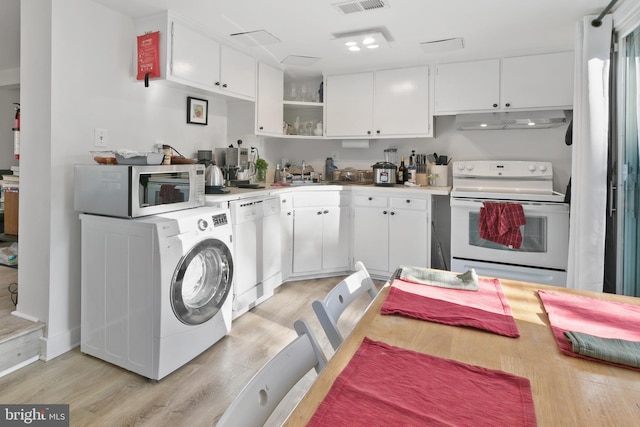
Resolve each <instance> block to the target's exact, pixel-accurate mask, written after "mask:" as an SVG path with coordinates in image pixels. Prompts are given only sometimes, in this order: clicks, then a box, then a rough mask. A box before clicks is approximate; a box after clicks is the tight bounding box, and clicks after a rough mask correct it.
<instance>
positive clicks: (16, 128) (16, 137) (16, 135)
mask: <svg viewBox="0 0 640 427" xmlns="http://www.w3.org/2000/svg"><path fill="white" fill-rule="evenodd" d="M13 105H15V106H16V107H15V109H16V116H15V118H14V121H13V155H14V156H15V158H16V160H20V104H18V103H17V102H14V103H13Z"/></svg>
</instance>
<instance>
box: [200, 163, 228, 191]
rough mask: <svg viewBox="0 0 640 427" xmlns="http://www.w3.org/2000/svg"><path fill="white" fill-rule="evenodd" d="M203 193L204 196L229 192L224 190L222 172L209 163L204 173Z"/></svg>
mask: <svg viewBox="0 0 640 427" xmlns="http://www.w3.org/2000/svg"><path fill="white" fill-rule="evenodd" d="M204 192H205V194H220V193H228V192H229V190H226V189H225V188H224V176H223V175H222V170H220V168H219V167H218V166H217V165H216V164H215V163H214V162H211V163H209V166H207V169H206V170H205V173H204Z"/></svg>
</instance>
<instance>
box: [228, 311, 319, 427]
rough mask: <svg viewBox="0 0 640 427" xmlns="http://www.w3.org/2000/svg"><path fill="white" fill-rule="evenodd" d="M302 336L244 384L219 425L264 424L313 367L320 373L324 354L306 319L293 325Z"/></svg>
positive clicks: (250, 425)
mask: <svg viewBox="0 0 640 427" xmlns="http://www.w3.org/2000/svg"><path fill="white" fill-rule="evenodd" d="M293 326H294V328H295V330H296V332H297V333H298V337H297V338H296V339H295V340H293V341H292V342H291V343H289V344H288V345H287V346H286V347H285V348H283V349H282V350H280V352H279V353H278V354H276V355H275V356H273V358H272V359H271V360H269V361H268V362H267V363H266V364H265V365H264V366H263V367H262V368H260V370H259V371H258V372H257V373H256V374H255V375H254V377H253V378H251V380H250V381H249V382H248V383H247V384H246V385H245V386H244V388H243V389H242V390H241V391H240V393H239V394H238V395H237V396H236V398H235V399H234V400H233V402H231V404H230V405H229V407H228V408H227V410H226V411H225V412H224V414H223V415H222V417H221V418H220V420H219V421H218V423H217V424H216V426H217V427H226V426H230V427H231V426H233V427H237V426H243V427H252V426H262V425H264V423H265V422H266V421H267V419H269V416H270V415H271V413H272V412H273V411H274V409H275V408H276V407H277V406H278V404H279V403H280V401H281V400H282V399H283V398H284V397H285V396H286V395H287V393H288V392H289V391H290V390H291V388H292V387H293V386H294V385H296V384H297V383H298V382H299V381H300V380H301V379H302V377H304V376H305V375H306V374H307V373H308V372H309V371H310V370H311V369H312V368H315V370H316V372H318V373H320V371H321V370H322V368H324V365H325V363H326V358H325V356H324V353H323V352H322V350H321V349H320V346H319V345H318V342H317V341H316V339H315V337H314V336H313V334H312V333H311V330H310V329H309V325H308V324H307V322H306V321H305V320H304V319H299V320H296V321H295V323H294V324H293Z"/></svg>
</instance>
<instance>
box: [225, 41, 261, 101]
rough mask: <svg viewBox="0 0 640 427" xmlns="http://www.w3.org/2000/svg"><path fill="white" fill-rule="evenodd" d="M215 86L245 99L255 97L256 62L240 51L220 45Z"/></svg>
mask: <svg viewBox="0 0 640 427" xmlns="http://www.w3.org/2000/svg"><path fill="white" fill-rule="evenodd" d="M216 86H217V87H219V88H220V90H222V91H223V92H229V93H233V94H237V95H241V96H246V97H247V98H251V99H255V97H256V60H255V59H254V58H253V57H251V56H249V55H247V54H245V53H242V52H240V51H237V50H235V49H232V48H230V47H228V46H225V45H222V46H221V48H220V80H219V81H218V82H216Z"/></svg>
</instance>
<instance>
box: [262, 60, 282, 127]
mask: <svg viewBox="0 0 640 427" xmlns="http://www.w3.org/2000/svg"><path fill="white" fill-rule="evenodd" d="M283 91H284V73H283V72H282V70H279V69H277V68H275V67H272V66H270V65H267V64H264V63H262V62H260V63H258V95H257V102H256V133H258V134H271V135H282V118H283V107H282V94H283Z"/></svg>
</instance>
